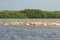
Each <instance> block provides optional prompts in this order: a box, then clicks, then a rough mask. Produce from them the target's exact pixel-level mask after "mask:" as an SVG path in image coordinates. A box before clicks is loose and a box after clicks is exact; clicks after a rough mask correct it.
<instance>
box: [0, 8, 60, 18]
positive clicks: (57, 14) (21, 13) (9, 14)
mask: <svg viewBox="0 0 60 40" xmlns="http://www.w3.org/2000/svg"><path fill="white" fill-rule="evenodd" d="M0 18H60V11H44V10H39V9H24V10H13V11H12V10H3V11H0Z"/></svg>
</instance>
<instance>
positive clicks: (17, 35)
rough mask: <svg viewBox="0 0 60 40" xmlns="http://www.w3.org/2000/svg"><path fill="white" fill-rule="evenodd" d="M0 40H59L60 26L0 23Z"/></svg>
mask: <svg viewBox="0 0 60 40" xmlns="http://www.w3.org/2000/svg"><path fill="white" fill-rule="evenodd" d="M16 20H17V19H16ZM16 20H15V19H14V20H12V19H10V20H8V21H16ZM19 20H20V19H19ZM19 20H17V21H19ZM41 20H42V21H52V20H50V19H49V20H46V19H45V20H43V19H41ZM56 20H57V19H56ZM56 20H53V21H56ZM59 20H60V19H59ZM0 21H6V19H4V20H3V19H1V20H0ZM21 21H22V20H21ZM35 21H37V20H35ZM39 21H40V20H39ZM0 40H60V27H56V26H54V27H48V26H13V25H10V26H3V25H0Z"/></svg>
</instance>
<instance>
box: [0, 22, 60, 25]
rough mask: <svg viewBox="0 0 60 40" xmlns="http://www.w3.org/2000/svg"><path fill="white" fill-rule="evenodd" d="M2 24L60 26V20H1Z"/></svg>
mask: <svg viewBox="0 0 60 40" xmlns="http://www.w3.org/2000/svg"><path fill="white" fill-rule="evenodd" d="M0 25H5V26H7V25H27V26H60V21H56V22H34V21H28V22H17V21H15V22H5V21H4V22H0Z"/></svg>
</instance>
